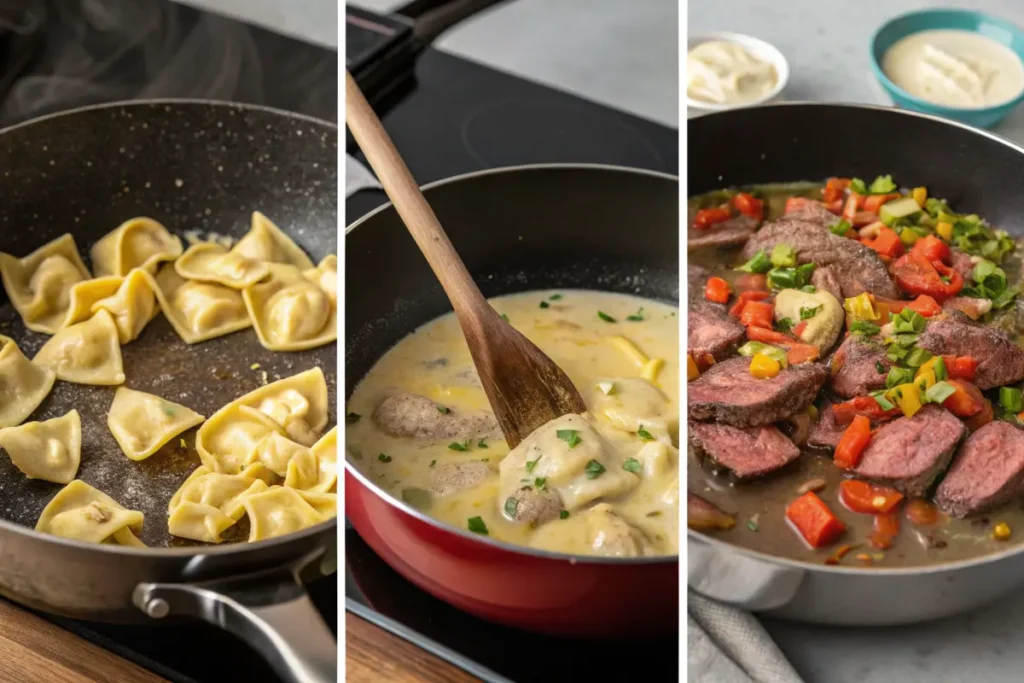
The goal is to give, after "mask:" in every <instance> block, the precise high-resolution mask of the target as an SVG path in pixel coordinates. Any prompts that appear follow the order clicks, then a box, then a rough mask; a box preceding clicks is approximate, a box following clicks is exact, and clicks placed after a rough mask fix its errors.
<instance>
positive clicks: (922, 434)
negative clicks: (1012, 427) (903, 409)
mask: <svg viewBox="0 0 1024 683" xmlns="http://www.w3.org/2000/svg"><path fill="white" fill-rule="evenodd" d="M966 434H967V427H965V426H964V423H963V422H961V421H960V420H958V419H957V418H956V417H955V416H954V415H953V414H952V413H950V412H949V411H948V410H946V409H945V408H942V407H940V406H937V405H935V404H929V405H926V406H925V407H923V408H921V410H919V411H918V412H917V414H916V415H914V417H901V418H899V419H898V420H894V421H892V422H890V423H889V424H887V425H884V426H882V427H881V428H880V429H879V430H878V431H877V432H875V435H874V436H872V437H871V442H870V443H869V444H868V447H867V448H866V449H865V450H864V454H863V456H861V460H860V463H859V464H858V465H857V467H855V468H854V469H853V473H854V474H856V475H857V476H860V477H863V478H865V479H870V480H872V481H874V482H877V483H879V484H883V485H885V486H891V487H892V488H894V489H896V490H897V491H899V492H900V493H902V494H904V495H906V496H911V497H918V496H923V495H925V494H926V493H927V492H928V489H929V488H931V485H932V484H933V483H935V480H936V479H937V478H938V476H939V475H940V474H942V473H943V472H944V471H945V469H946V467H947V466H948V465H949V461H950V460H951V459H952V457H953V453H954V451H956V446H957V444H958V443H960V440H961V439H962V438H964V436H965V435H966Z"/></svg>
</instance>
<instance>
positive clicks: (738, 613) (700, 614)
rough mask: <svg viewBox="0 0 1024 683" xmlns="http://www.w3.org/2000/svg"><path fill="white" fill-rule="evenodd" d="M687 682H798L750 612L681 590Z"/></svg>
mask: <svg viewBox="0 0 1024 683" xmlns="http://www.w3.org/2000/svg"><path fill="white" fill-rule="evenodd" d="M687 624H688V629H687V631H688V633H687V643H686V661H687V672H688V674H689V676H688V680H690V681H691V682H692V683H803V680H802V679H801V678H800V676H799V674H797V672H796V671H795V670H794V669H793V666H792V665H791V664H790V663H789V660H788V659H786V655H784V654H783V653H782V650H780V649H779V647H778V646H777V645H776V644H775V641H773V640H772V639H771V636H769V635H768V632H767V631H765V630H764V627H763V626H761V623H760V622H759V621H758V620H757V618H756V617H754V615H752V614H750V613H749V612H744V611H743V610H740V609H736V608H735V607H731V606H729V605H723V604H722V603H720V602H715V601H714V600H709V599H707V598H705V597H703V596H700V595H697V593H695V592H694V591H693V590H692V589H691V590H689V591H688V592H687Z"/></svg>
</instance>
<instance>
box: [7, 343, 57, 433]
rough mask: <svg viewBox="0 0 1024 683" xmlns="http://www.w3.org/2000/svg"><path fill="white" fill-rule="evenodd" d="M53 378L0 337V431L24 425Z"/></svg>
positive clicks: (45, 394)
mask: <svg viewBox="0 0 1024 683" xmlns="http://www.w3.org/2000/svg"><path fill="white" fill-rule="evenodd" d="M56 379H57V373H55V372H54V371H53V370H51V369H50V368H47V367H44V366H42V365H36V364H35V363H33V362H32V361H30V360H29V359H28V358H25V355H24V354H23V353H22V352H21V349H19V348H18V345H17V344H16V343H15V342H14V340H13V339H11V338H9V337H5V336H3V335H0V428H2V427H14V426H17V425H20V424H21V423H22V422H24V421H25V418H27V417H28V416H29V415H31V414H32V412H33V411H34V410H35V409H36V408H38V407H39V404H40V403H42V402H43V400H44V399H45V398H46V397H47V396H48V395H49V393H50V389H52V388H53V383H54V381H55V380H56Z"/></svg>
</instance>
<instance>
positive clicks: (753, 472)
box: [690, 422, 800, 479]
mask: <svg viewBox="0 0 1024 683" xmlns="http://www.w3.org/2000/svg"><path fill="white" fill-rule="evenodd" d="M690 443H691V444H693V447H694V449H696V451H697V453H698V454H700V455H702V456H703V457H706V458H710V459H711V460H712V461H713V462H715V463H716V464H718V465H721V466H722V467H724V468H726V469H727V470H729V471H730V472H732V473H733V474H734V475H736V476H737V477H738V478H740V479H749V478H752V477H761V476H764V475H766V474H768V473H769V472H774V471H775V470H777V469H779V468H781V467H785V466H786V465H788V464H789V463H791V462H793V461H794V460H796V459H797V458H799V457H800V449H799V448H797V447H796V446H795V445H793V442H792V441H790V440H789V439H787V438H786V436H785V434H783V433H782V432H780V431H779V430H778V429H776V428H775V427H770V426H769V427H752V428H749V429H739V428H738V427H730V426H729V425H723V424H717V423H714V422H691V423H690Z"/></svg>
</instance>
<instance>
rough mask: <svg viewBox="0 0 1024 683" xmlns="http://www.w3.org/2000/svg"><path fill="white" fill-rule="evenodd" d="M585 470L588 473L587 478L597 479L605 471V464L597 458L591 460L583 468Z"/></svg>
mask: <svg viewBox="0 0 1024 683" xmlns="http://www.w3.org/2000/svg"><path fill="white" fill-rule="evenodd" d="M583 472H584V473H585V474H586V475H587V479H597V478H598V477H600V476H601V475H602V474H604V473H605V466H604V465H602V464H601V463H599V462H598V461H596V460H591V461H590V462H588V463H587V466H586V467H584V468H583Z"/></svg>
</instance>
